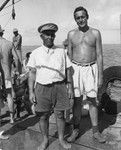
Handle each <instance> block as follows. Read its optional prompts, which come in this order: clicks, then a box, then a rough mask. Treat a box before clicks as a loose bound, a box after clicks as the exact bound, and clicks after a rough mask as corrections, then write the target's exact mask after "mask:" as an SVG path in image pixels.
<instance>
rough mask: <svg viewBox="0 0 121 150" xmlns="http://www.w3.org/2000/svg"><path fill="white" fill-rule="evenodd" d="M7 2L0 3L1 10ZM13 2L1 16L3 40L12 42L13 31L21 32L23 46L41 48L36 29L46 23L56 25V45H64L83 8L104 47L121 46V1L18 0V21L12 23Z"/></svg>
mask: <svg viewBox="0 0 121 150" xmlns="http://www.w3.org/2000/svg"><path fill="white" fill-rule="evenodd" d="M4 1H5V0H0V6H1V5H2V4H3V2H4ZM11 4H12V0H10V2H9V3H8V4H7V5H6V7H5V8H4V9H3V10H2V11H1V12H0V25H1V26H2V28H4V29H5V32H4V37H5V38H6V39H8V40H10V41H12V37H13V32H12V31H13V28H18V30H19V33H20V34H21V35H22V38H23V45H40V43H41V39H40V36H39V33H38V31H37V28H38V27H39V26H40V25H42V24H44V23H50V22H51V23H55V24H57V25H58V27H59V30H58V32H57V33H56V40H55V43H56V44H61V43H62V42H63V41H64V40H65V39H66V38H67V34H68V32H69V31H70V30H72V29H74V28H77V24H76V22H75V20H74V18H73V12H74V10H75V8H76V7H78V6H83V7H85V8H86V9H87V11H88V13H89V19H88V25H89V26H91V27H93V28H96V29H98V30H100V32H101V35H102V42H103V44H120V43H121V38H120V34H121V33H120V14H121V0H15V6H14V7H15V13H16V18H15V20H12V18H11V13H12V6H10V5H11Z"/></svg>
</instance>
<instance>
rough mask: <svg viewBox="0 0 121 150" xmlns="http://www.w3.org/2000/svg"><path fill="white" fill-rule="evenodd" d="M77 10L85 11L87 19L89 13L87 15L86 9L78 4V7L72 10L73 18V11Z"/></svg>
mask: <svg viewBox="0 0 121 150" xmlns="http://www.w3.org/2000/svg"><path fill="white" fill-rule="evenodd" d="M78 11H85V13H86V16H87V19H88V18H89V15H88V12H87V10H86V9H85V8H84V7H82V6H79V7H77V8H76V9H75V10H74V18H75V13H76V12H78Z"/></svg>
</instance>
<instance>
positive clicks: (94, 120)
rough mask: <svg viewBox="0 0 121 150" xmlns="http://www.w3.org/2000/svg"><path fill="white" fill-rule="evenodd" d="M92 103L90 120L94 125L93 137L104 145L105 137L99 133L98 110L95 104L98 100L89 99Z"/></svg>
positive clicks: (90, 104) (90, 105)
mask: <svg viewBox="0 0 121 150" xmlns="http://www.w3.org/2000/svg"><path fill="white" fill-rule="evenodd" d="M88 99H89V101H90V102H91V103H89V114H90V119H91V123H92V129H93V137H94V138H95V139H96V140H98V142H99V143H104V142H106V140H105V138H104V136H102V135H101V134H100V133H99V130H98V110H97V106H96V103H94V102H95V101H96V100H95V98H88Z"/></svg>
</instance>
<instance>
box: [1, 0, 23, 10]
mask: <svg viewBox="0 0 121 150" xmlns="http://www.w3.org/2000/svg"><path fill="white" fill-rule="evenodd" d="M20 1H22V0H18V1H16V2H15V3H14V4H16V3H18V2H20ZM12 5H13V4H10V5H8V6H6V7H4V8H3V10H4V9H6V8H8V7H10V6H12Z"/></svg>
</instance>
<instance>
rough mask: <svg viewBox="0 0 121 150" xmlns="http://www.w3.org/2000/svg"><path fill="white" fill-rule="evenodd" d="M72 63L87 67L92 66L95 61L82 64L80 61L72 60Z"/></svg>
mask: <svg viewBox="0 0 121 150" xmlns="http://www.w3.org/2000/svg"><path fill="white" fill-rule="evenodd" d="M72 63H73V64H76V65H77V66H82V67H88V66H92V65H93V64H95V61H94V62H91V63H86V64H82V63H79V62H76V61H74V60H72Z"/></svg>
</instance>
